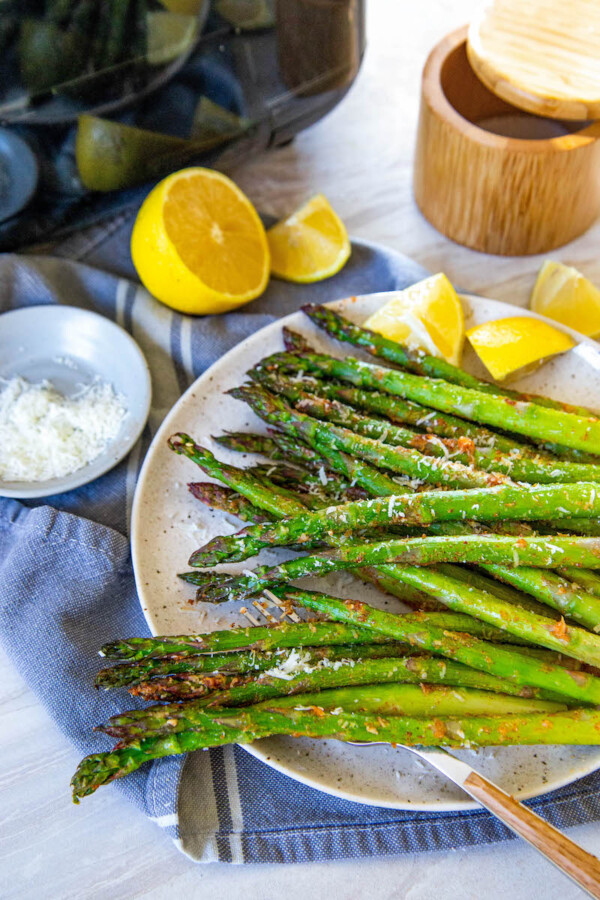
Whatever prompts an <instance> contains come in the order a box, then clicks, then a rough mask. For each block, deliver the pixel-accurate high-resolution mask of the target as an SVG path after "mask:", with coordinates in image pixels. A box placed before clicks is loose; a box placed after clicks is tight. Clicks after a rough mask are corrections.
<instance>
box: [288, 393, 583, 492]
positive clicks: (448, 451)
mask: <svg viewBox="0 0 600 900" xmlns="http://www.w3.org/2000/svg"><path fill="white" fill-rule="evenodd" d="M294 393H295V394H296V395H299V397H298V401H297V403H296V405H295V406H296V409H297V410H298V411H299V412H302V413H305V414H306V415H309V416H312V417H313V418H317V419H321V420H325V421H328V422H332V423H333V424H335V425H340V426H343V427H345V428H348V429H349V430H351V431H354V432H356V433H358V434H362V435H364V436H365V437H369V438H373V439H375V440H380V441H383V442H384V443H386V444H393V445H399V446H402V447H408V448H414V449H416V450H419V451H420V452H421V453H425V454H427V455H428V456H437V457H441V458H448V457H449V456H451V457H452V459H453V460H454V462H459V463H462V464H463V465H466V466H469V465H473V466H476V467H477V468H480V469H484V470H485V471H486V472H501V473H503V474H505V475H510V477H511V478H512V479H514V480H515V481H527V482H532V483H534V484H552V483H554V482H579V481H588V482H589V481H600V466H598V465H595V464H590V463H588V464H585V463H575V462H568V461H567V462H565V461H562V460H553V461H550V462H549V461H545V460H536V459H534V458H531V457H523V458H520V457H519V456H517V455H516V454H507V455H503V454H502V453H500V452H499V451H498V450H496V449H494V448H478V447H475V446H467V447H466V448H465V449H464V450H463V449H462V448H463V447H464V442H463V443H462V444H461V442H460V439H459V441H448V440H444V439H441V438H439V437H437V435H434V434H425V435H423V434H418V433H416V432H415V431H411V430H410V429H409V428H403V427H399V426H397V425H393V424H390V422H389V421H386V420H385V419H374V418H372V417H367V416H363V415H360V413H358V412H356V411H355V410H354V409H352V407H349V406H345V405H344V404H343V403H339V402H338V401H336V400H324V399H321V398H319V397H317V396H314V395H312V394H305V393H303V392H301V391H300V392H298V391H294ZM286 396H289V394H286Z"/></svg>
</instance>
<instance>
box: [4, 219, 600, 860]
mask: <svg viewBox="0 0 600 900" xmlns="http://www.w3.org/2000/svg"><path fill="white" fill-rule="evenodd" d="M130 226H131V219H130V217H127V218H125V219H124V220H122V221H120V222H118V223H117V224H116V225H115V226H114V227H113V228H112V229H104V230H101V231H98V232H96V233H95V234H94V235H93V236H92V237H91V238H90V236H89V235H88V236H87V237H86V239H85V240H83V239H79V238H78V239H77V240H76V241H75V242H74V243H72V244H71V245H70V246H67V247H63V248H62V250H61V252H62V254H63V255H65V254H67V253H69V252H70V253H76V254H77V255H78V256H79V258H80V259H81V258H82V257H85V259H86V262H88V263H96V264H102V265H103V266H104V269H106V268H109V267H110V268H111V270H112V271H113V272H114V271H118V272H119V273H121V275H122V276H127V275H129V276H130V277H128V278H127V277H117V276H116V275H114V274H109V273H108V272H107V271H105V270H101V269H99V268H92V267H91V266H90V265H82V264H81V263H78V262H73V261H70V260H66V259H64V258H63V259H57V258H48V257H17V256H9V255H6V256H3V257H0V311H5V310H7V309H11V308H16V307H20V306H32V305H36V304H46V303H65V304H70V305H75V306H80V307H83V308H86V309H93V310H95V311H96V312H99V313H101V314H103V315H106V316H108V317H109V318H111V319H114V320H115V321H117V322H118V323H120V324H121V325H123V327H125V328H126V329H127V330H128V331H129V332H130V333H131V334H132V335H133V336H134V338H135V339H136V340H137V341H138V343H139V344H140V346H141V347H142V350H143V351H144V353H145V355H146V359H147V360H148V363H149V365H150V369H151V372H152V378H153V391H154V398H153V407H152V412H151V416H150V419H149V424H148V427H147V428H146V430H145V432H144V434H143V435H142V438H141V439H140V442H139V444H138V445H137V447H136V448H135V449H134V450H133V451H132V453H131V454H130V455H129V458H128V459H127V460H125V461H124V462H122V463H121V464H120V465H119V466H117V467H116V468H115V469H114V470H113V471H112V472H109V473H107V474H106V475H104V476H103V477H102V478H100V479H98V480H97V481H95V482H94V483H93V484H90V485H87V486H85V487H83V488H80V489H79V490H77V491H73V492H72V493H68V494H63V495H61V496H57V497H51V498H47V499H46V500H42V501H39V502H33V503H29V504H27V505H26V504H22V503H19V502H17V501H15V500H2V499H0V638H1V639H2V642H3V644H4V646H5V648H6V650H7V652H8V654H9V655H10V657H11V659H12V660H13V662H14V664H15V666H16V667H17V668H18V670H19V671H20V673H21V674H22V676H23V677H24V679H25V680H26V681H27V683H28V684H29V685H30V687H31V688H32V689H33V690H34V692H35V693H36V695H37V696H38V697H39V699H40V700H41V702H42V703H43V704H44V705H45V706H46V708H47V709H48V710H49V711H50V713H51V715H52V716H53V717H54V719H55V720H56V722H57V724H58V726H59V727H60V728H61V729H62V730H63V731H64V733H65V734H66V735H67V736H68V738H69V739H70V740H71V741H73V742H74V743H75V744H76V746H77V747H78V749H79V750H80V751H81V753H82V755H83V754H87V753H90V752H96V751H98V750H100V749H102V748H104V747H105V746H106V747H108V746H109V745H108V744H107V742H106V739H105V738H103V737H102V736H100V735H95V734H94V733H93V732H92V727H93V726H94V725H95V724H97V723H98V722H101V721H105V720H106V718H107V717H108V716H109V715H112V714H114V713H116V712H117V711H119V710H120V709H123V703H124V697H123V696H122V695H121V696H117V693H115V694H113V693H111V692H108V693H99V692H97V691H95V690H94V688H93V686H92V683H93V677H94V674H95V672H96V671H97V670H98V668H100V666H101V661H100V660H99V658H98V656H97V650H98V648H99V647H100V645H101V644H103V643H104V642H106V641H108V640H111V639H114V638H118V637H127V636H132V635H143V634H147V632H148V629H147V625H146V623H145V621H144V618H143V616H142V613H141V610H140V607H139V604H138V601H137V598H136V593H135V586H134V581H133V574H132V568H131V560H130V556H129V544H128V540H127V538H126V537H125V535H126V533H127V525H128V512H129V509H130V505H131V500H132V493H133V488H134V486H135V481H136V476H137V472H138V469H139V465H140V463H141V460H142V459H143V456H144V454H145V452H146V450H147V448H148V445H149V442H150V440H151V438H152V435H153V433H154V432H155V431H156V428H157V427H158V425H159V424H160V422H161V420H162V418H163V417H164V415H165V413H166V412H167V411H168V410H169V408H170V407H171V406H172V404H173V403H174V402H175V401H176V400H177V398H178V396H179V395H180V394H181V393H182V392H183V390H184V389H185V388H186V387H187V386H188V384H189V383H190V382H191V381H192V380H193V379H194V378H196V377H197V376H198V375H199V374H200V373H201V372H203V371H204V370H205V369H206V368H207V366H209V365H210V364H211V363H212V362H214V361H215V360H216V359H218V358H219V357H220V356H221V355H222V354H223V353H224V352H225V351H226V350H228V349H229V348H230V347H232V346H234V345H235V344H236V343H237V342H238V341H239V340H241V339H242V338H244V337H246V336H247V335H248V334H250V333H251V332H253V331H255V330H256V329H257V328H260V327H262V326H263V325H265V324H267V323H268V322H270V321H272V320H273V318H275V317H277V316H281V315H285V314H287V313H289V312H292V311H294V310H296V309H297V308H298V307H299V306H300V304H301V303H302V302H305V301H308V300H313V301H315V302H323V301H327V300H332V299H335V298H338V297H342V296H345V295H348V294H350V293H367V292H370V291H386V290H394V289H399V288H403V287H405V286H406V285H408V284H410V283H412V282H414V281H416V280H417V279H419V278H421V277H423V275H424V274H425V272H424V270H423V269H422V268H421V267H420V266H418V265H416V264H415V263H414V262H412V261H411V260H408V259H406V258H405V257H403V256H401V255H400V254H398V253H394V252H392V251H389V250H385V249H383V248H379V247H376V246H373V245H370V244H367V243H364V242H355V243H354V245H353V253H352V257H351V260H350V262H349V263H348V265H347V266H346V268H345V269H344V270H343V271H342V272H341V273H340V274H339V275H337V276H336V277H335V278H332V279H330V280H329V281H325V282H323V283H321V284H316V285H311V286H309V287H307V286H304V287H299V286H295V285H290V284H284V283H283V282H278V281H273V282H272V283H271V285H270V286H269V288H268V290H267V292H266V293H265V295H264V296H263V297H261V298H260V299H259V300H257V301H255V302H254V303H251V304H249V305H248V306H246V307H244V308H243V309H242V310H241V311H240V312H235V313H230V314H229V315H226V316H218V317H214V318H205V319H191V318H189V317H185V316H180V315H178V314H176V313H173V312H171V311H170V310H168V309H167V308H166V307H164V306H162V305H160V304H159V303H157V302H156V301H155V300H153V299H152V297H150V296H149V295H148V294H147V293H146V291H144V290H143V289H142V288H140V286H139V284H137V283H136V282H135V281H134V274H133V272H132V271H131V269H130V264H129V262H128V259H127V255H126V253H125V252H123V250H122V248H123V247H127V246H128V230H129V229H130ZM0 328H1V319H0ZM127 704H128V706H129V705H131V704H132V701H131V700H129V699H128V700H127ZM69 774H70V773H65V785H64V789H65V791H68V789H69V788H68V784H67V777H68V775H69ZM114 789H119V790H122V791H123V792H124V793H125V794H126V796H127V797H128V798H129V799H130V800H132V801H133V802H134V803H136V804H137V805H138V806H139V807H140V809H142V810H143V811H144V813H145V814H146V815H148V816H149V817H151V818H152V819H153V820H154V821H155V822H156V823H157V824H158V825H160V826H161V827H163V828H164V829H165V830H166V831H167V833H168V834H169V835H170V836H171V837H172V838H173V839H174V840H175V841H176V843H177V845H178V846H179V847H180V848H181V849H182V850H183V851H184V852H185V853H187V854H188V855H189V856H190V857H192V858H193V859H194V860H197V861H198V862H212V861H216V860H219V861H223V862H234V863H241V862H248V863H252V862H299V861H308V860H317V859H335V858H343V857H353V858H358V857H362V856H373V855H383V854H393V853H400V852H408V851H410V852H414V851H421V850H440V849H449V848H453V847H460V846H467V845H470V844H476V843H486V842H492V841H497V840H503V839H505V838H507V837H508V836H509V832H508V831H507V830H506V829H505V828H504V827H503V826H502V825H500V824H499V823H498V822H497V821H496V820H495V819H493V818H492V817H491V816H490V815H488V814H487V813H485V812H474V813H462V814H458V813H412V812H402V811H395V810H389V809H377V808H374V807H370V806H366V805H362V804H359V803H353V802H350V801H346V800H341V799H337V798H334V797H330V796H327V795H325V794H322V793H320V792H318V791H316V790H314V789H312V788H309V787H306V786H304V785H302V784H299V783H297V782H295V781H293V780H292V779H290V778H287V777H286V776H284V775H281V774H279V773H277V772H275V771H274V770H272V769H270V768H268V767H267V766H265V765H264V764H263V763H261V762H259V761H258V760H256V759H255V758H254V757H252V756H250V755H249V754H248V753H246V752H245V751H244V750H243V749H242V748H240V747H225V748H217V749H213V750H210V751H206V752H203V753H196V754H192V755H191V756H190V757H189V758H188V759H187V761H186V760H183V759H181V758H170V759H165V760H160V761H156V762H154V763H149V764H147V765H146V766H144V767H143V768H142V769H141V770H139V771H138V772H136V773H134V774H133V775H131V776H129V777H127V778H126V779H124V780H123V781H122V782H117V783H116V785H115V787H112V788H103V790H114ZM599 798H600V776H597V775H592V776H589V777H587V778H584V779H582V780H580V781H578V782H576V783H575V784H573V785H570V786H569V787H566V788H563V789H562V790H559V791H555V792H554V793H552V794H550V795H547V796H545V797H542V798H540V799H538V800H536V801H534V803H533V804H532V805H533V806H534V807H535V808H536V809H538V810H539V811H541V812H542V813H543V814H544V816H545V817H546V818H548V819H549V820H550V821H551V822H553V823H554V824H555V825H557V826H558V827H564V826H567V825H573V824H577V823H582V822H588V821H592V820H595V819H599V818H600V802H599ZM84 802H86V803H93V802H94V800H93V798H90V799H88V800H86V801H84ZM73 815H74V816H76V815H77V811H76V810H75V809H74V810H73Z"/></svg>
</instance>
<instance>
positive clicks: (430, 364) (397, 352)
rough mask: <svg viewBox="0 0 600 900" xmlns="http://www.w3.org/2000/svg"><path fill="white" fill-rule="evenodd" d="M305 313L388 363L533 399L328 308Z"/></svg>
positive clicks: (546, 402) (541, 401)
mask: <svg viewBox="0 0 600 900" xmlns="http://www.w3.org/2000/svg"><path fill="white" fill-rule="evenodd" d="M302 312H303V313H305V314H306V315H307V316H308V317H309V319H310V320H311V321H312V322H314V323H315V325H317V326H318V327H319V328H322V329H323V330H324V331H326V332H327V334H329V335H330V336H331V337H334V338H337V340H339V341H344V342H347V343H350V344H352V345H353V346H355V347H361V348H362V349H363V350H366V351H367V353H370V354H371V355H372V356H376V357H378V358H380V359H386V360H387V361H388V362H392V363H394V364H395V365H398V366H402V367H403V368H406V369H409V370H410V371H411V372H414V373H416V374H417V375H426V376H429V377H432V378H440V379H443V380H444V381H448V382H450V383H451V384H457V385H461V386H463V387H466V388H471V389H474V390H477V391H480V392H483V393H489V394H492V395H495V396H499V397H509V398H511V399H513V400H516V401H518V402H523V401H525V402H528V401H530V400H531V399H532V397H531V395H529V394H524V393H521V392H519V391H511V390H507V389H506V388H501V387H499V385H497V384H491V383H489V382H487V381H481V380H480V379H479V378H476V377H475V376H474V375H469V373H468V372H465V371H464V370H463V369H459V368H458V367H457V366H453V365H452V363H448V362H446V361H445V360H443V359H439V358H438V357H435V356H429V355H428V354H426V353H424V352H423V351H421V350H411V349H410V348H409V347H407V346H406V345H404V344H399V343H398V342H397V341H391V340H389V339H388V338H385V337H383V335H381V334H377V333H376V332H374V331H370V330H369V329H367V328H361V327H360V326H359V325H355V324H354V323H353V322H351V321H350V320H349V319H346V318H345V317H344V316H341V315H340V314H339V313H336V312H334V311H333V310H332V309H329V308H328V307H326V306H318V305H317V304H314V303H307V304H306V305H305V306H303V307H302ZM533 399H534V400H535V402H536V403H537V404H538V405H540V406H545V407H548V408H549V409H557V410H570V411H573V412H577V413H578V414H579V415H582V416H585V417H587V416H595V413H593V412H592V411H591V410H589V409H585V407H581V406H569V405H568V404H566V403H560V402H559V401H557V400H551V399H550V398H549V397H541V396H537V395H536V396H535V397H534V398H533Z"/></svg>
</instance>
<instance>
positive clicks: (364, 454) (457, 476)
mask: <svg viewBox="0 0 600 900" xmlns="http://www.w3.org/2000/svg"><path fill="white" fill-rule="evenodd" d="M229 393H230V394H231V396H232V397H235V398H236V399H238V400H242V401H244V402H245V403H247V404H248V405H249V406H250V407H251V409H252V410H253V411H254V412H255V413H256V414H257V415H259V416H260V417H261V418H262V419H264V420H265V421H266V422H269V423H270V424H271V425H276V426H277V427H278V428H280V429H281V430H284V431H286V433H287V434H290V435H295V436H296V437H299V438H300V439H301V440H304V441H306V442H307V443H308V444H310V446H311V447H312V448H313V449H314V450H317V451H318V452H321V453H324V454H325V455H328V451H329V449H333V450H337V451H342V452H345V453H350V454H351V455H352V456H358V457H359V458H361V459H365V460H367V461H368V462H370V463H373V464H374V465H376V466H379V467H381V468H386V469H391V471H392V472H400V473H402V474H403V475H408V476H409V478H417V479H422V480H423V481H426V482H428V483H430V484H437V485H439V484H445V485H448V486H450V487H489V486H490V485H494V484H499V483H500V482H502V481H505V482H508V481H509V479H507V478H506V476H503V475H496V474H494V473H487V472H481V471H479V470H476V469H472V468H470V467H469V466H463V465H462V464H461V463H455V462H451V461H448V460H445V459H443V460H442V459H434V458H432V457H429V456H424V455H423V454H422V453H420V452H419V451H418V450H410V449H406V448H405V447H392V446H389V445H388V444H382V443H381V442H380V441H379V440H372V439H371V438H367V437H363V436H362V435H358V434H354V433H353V432H352V431H349V430H348V429H347V428H339V427H338V426H337V425H330V424H329V423H324V422H320V421H319V420H318V419H313V418H311V417H310V416H306V415H304V414H303V413H300V412H298V411H296V410H294V409H292V407H291V406H289V405H288V404H287V403H285V402H284V401H283V400H281V398H279V397H276V396H275V395H273V394H270V393H269V392H268V391H265V390H264V389H263V388H261V387H259V386H258V385H254V386H245V387H241V388H234V389H233V390H231V391H229Z"/></svg>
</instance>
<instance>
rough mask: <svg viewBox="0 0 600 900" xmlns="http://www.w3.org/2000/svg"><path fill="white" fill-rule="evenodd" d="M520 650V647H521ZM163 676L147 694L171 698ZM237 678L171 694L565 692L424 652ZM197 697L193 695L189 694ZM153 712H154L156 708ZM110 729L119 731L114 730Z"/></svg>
mask: <svg viewBox="0 0 600 900" xmlns="http://www.w3.org/2000/svg"><path fill="white" fill-rule="evenodd" d="M520 652H523V650H521V651H520ZM165 681H167V679H163V680H162V681H161V680H160V679H159V680H157V681H156V682H152V684H151V685H149V686H150V687H153V688H154V689H155V693H154V694H153V695H152V699H154V700H173V699H175V697H174V696H173V693H169V692H168V691H164V692H163V691H161V685H163V684H164V683H165ZM239 681H240V682H241V683H237V682H236V683H234V684H232V685H231V686H230V687H226V688H224V689H222V690H221V689H219V690H213V691H212V692H211V693H210V694H209V695H205V694H204V692H199V693H198V694H197V695H194V693H193V692H192V691H193V684H192V691H187V690H185V692H182V693H181V694H176V695H175V696H176V697H177V698H178V699H186V706H188V705H191V704H197V705H198V707H200V708H202V707H205V706H208V707H212V708H215V707H227V706H245V705H247V704H254V703H259V702H262V701H265V700H272V699H273V698H275V697H283V696H293V695H295V694H298V693H305V692H309V691H314V690H321V689H324V688H331V687H339V686H342V685H350V684H385V683H388V682H393V683H394V684H400V683H403V684H404V683H406V684H446V685H448V684H450V685H458V686H460V687H471V688H479V689H480V690H484V691H494V692H496V693H500V694H508V695H510V696H516V697H528V698H531V699H533V698H537V699H542V700H544V699H545V700H557V701H559V702H564V701H565V698H563V697H561V696H560V695H559V694H553V693H552V692H551V691H543V690H542V689H541V688H532V687H523V686H520V685H516V684H512V683H511V682H509V681H505V680H504V679H502V678H496V677H495V676H494V675H488V674H487V673H486V672H478V671H477V670H476V669H470V668H468V667H467V666H463V665H461V663H455V662H452V660H441V659H430V658H428V657H424V656H406V657H404V658H401V659H375V660H360V661H358V662H356V663H355V664H354V665H353V666H349V665H342V666H340V667H339V668H328V669H316V670H314V671H311V672H307V673H302V674H299V675H295V676H293V677H292V678H290V679H289V680H283V679H281V678H273V676H270V675H265V674H264V673H261V674H259V675H258V676H257V677H256V678H252V679H250V678H246V679H244V680H243V681H242V679H239ZM188 684H189V681H188V680H186V681H184V682H181V687H185V688H187V686H188ZM168 686H169V687H174V685H168ZM191 697H197V699H189V698H191ZM179 709H180V704H179V703H173V702H171V703H169V704H167V705H165V706H163V707H162V708H161V710H160V716H166V717H168V716H169V715H176V714H177V712H178V710H179ZM145 715H146V709H134V710H130V711H128V712H125V713H121V714H119V715H116V716H112V717H111V718H110V719H109V721H108V723H107V724H108V725H109V726H111V727H112V726H115V727H118V726H119V725H129V724H130V723H131V722H135V721H137V720H138V719H143V718H144V717H145ZM155 715H158V712H156V713H155ZM109 734H113V735H114V736H119V735H118V732H117V731H110V732H109Z"/></svg>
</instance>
